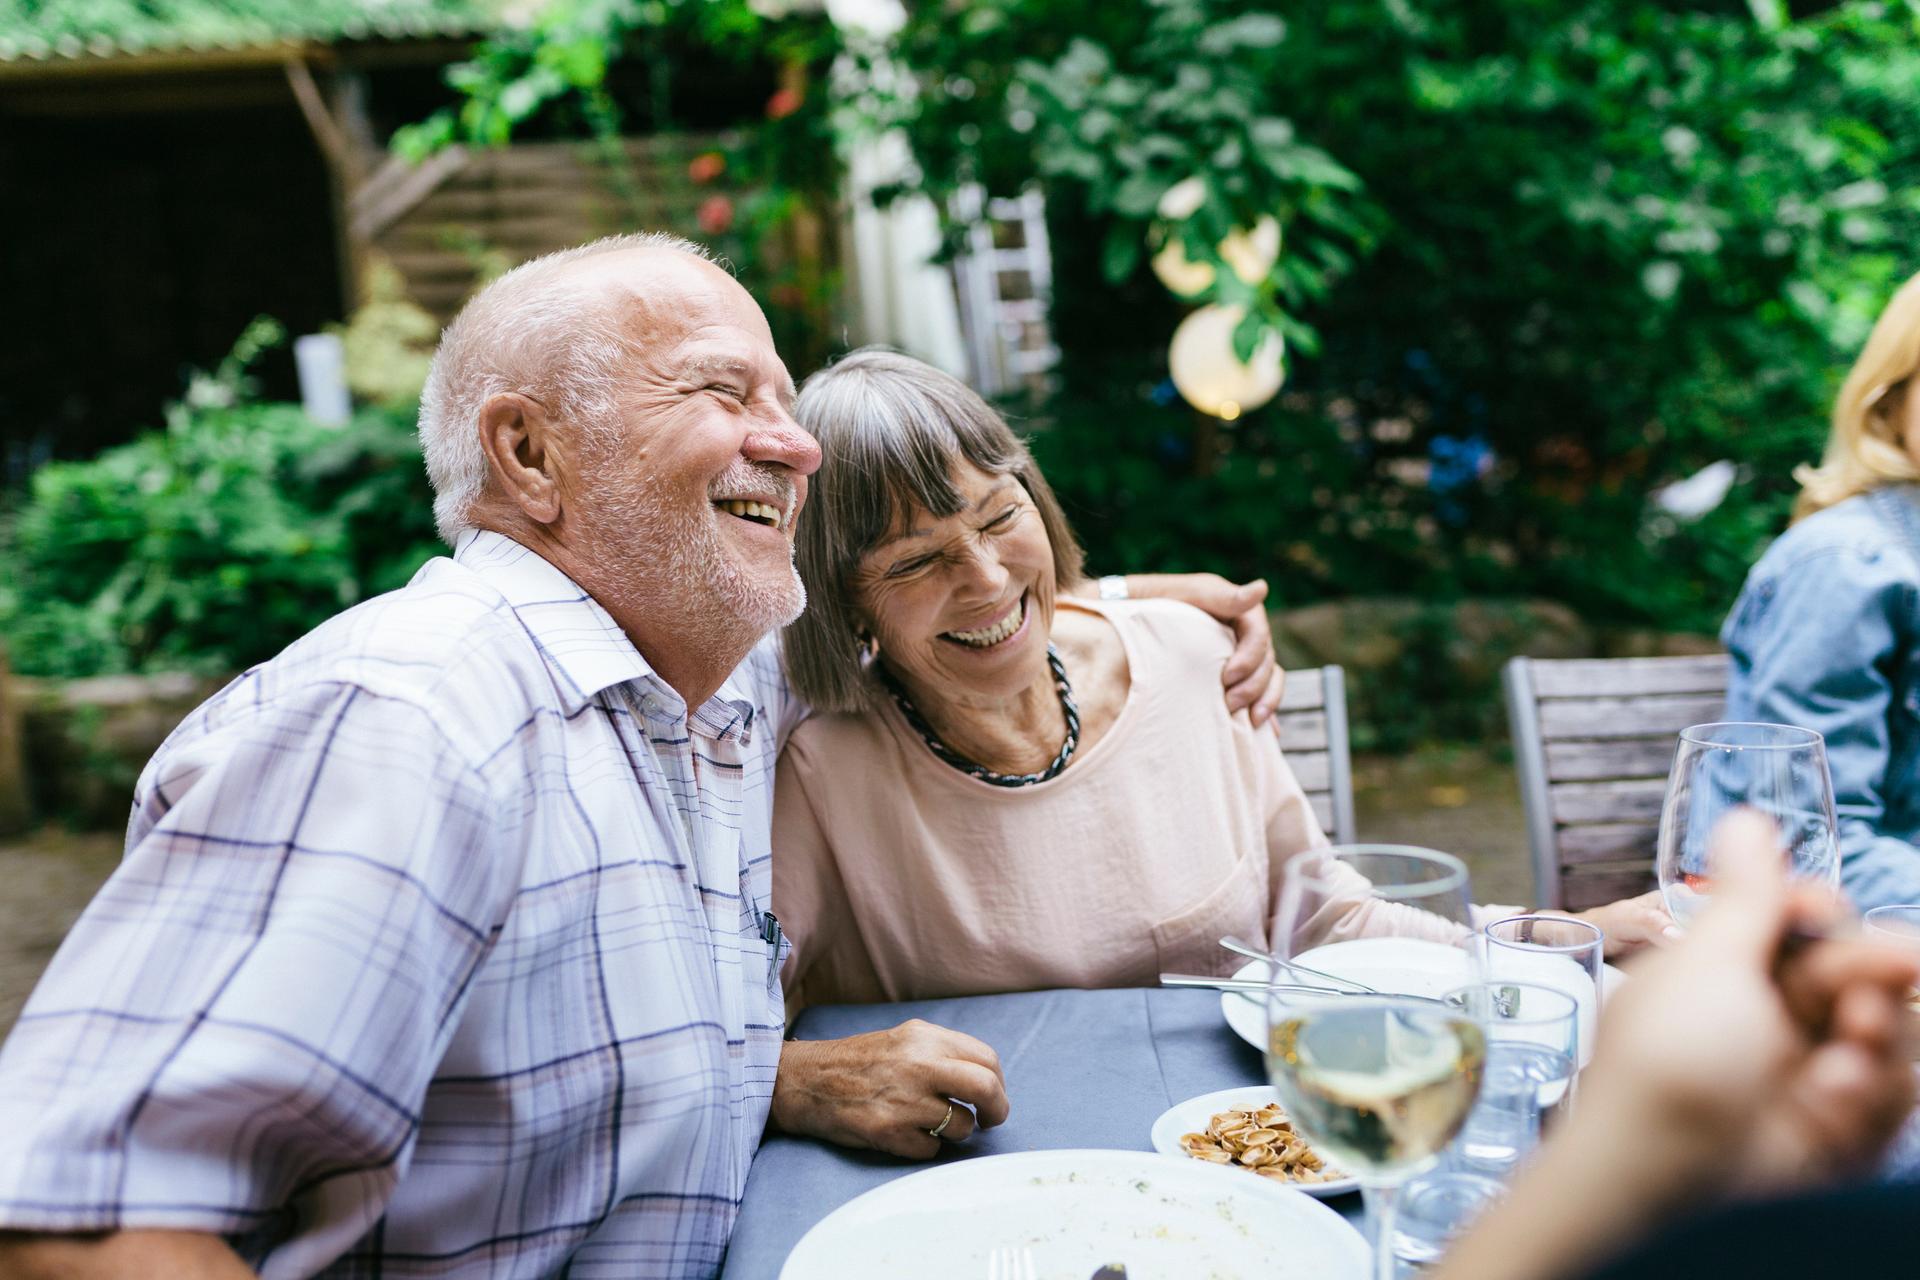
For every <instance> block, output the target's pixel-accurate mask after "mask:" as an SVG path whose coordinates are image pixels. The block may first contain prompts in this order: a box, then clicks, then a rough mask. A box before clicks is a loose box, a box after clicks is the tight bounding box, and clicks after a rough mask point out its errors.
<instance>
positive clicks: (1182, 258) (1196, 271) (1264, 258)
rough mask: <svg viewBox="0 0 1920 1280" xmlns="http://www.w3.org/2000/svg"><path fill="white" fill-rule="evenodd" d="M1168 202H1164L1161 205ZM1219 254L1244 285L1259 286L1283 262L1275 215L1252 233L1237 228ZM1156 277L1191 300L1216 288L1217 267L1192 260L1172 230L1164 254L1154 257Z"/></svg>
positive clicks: (1220, 246) (1265, 218)
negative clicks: (1275, 265) (1214, 281)
mask: <svg viewBox="0 0 1920 1280" xmlns="http://www.w3.org/2000/svg"><path fill="white" fill-rule="evenodd" d="M1165 203H1166V201H1165V200H1164V199H1163V200H1162V201H1161V204H1162V205H1165ZM1215 251H1216V252H1217V253H1219V255H1220V260H1221V261H1222V262H1224V263H1226V264H1227V265H1228V266H1229V267H1231V268H1233V273H1234V274H1235V275H1237V276H1239V277H1240V279H1241V280H1242V281H1243V282H1245V283H1246V284H1248V285H1257V284H1259V283H1260V282H1261V281H1262V280H1265V279H1266V278H1267V273H1268V272H1269V271H1272V270H1273V264H1274V263H1275V262H1278V261H1279V260H1280V223H1279V221H1278V220H1276V219H1275V218H1274V217H1273V216H1272V215H1265V216H1263V217H1261V219H1260V220H1259V221H1258V222H1256V223H1254V224H1253V229H1252V230H1248V229H1246V228H1244V227H1236V228H1235V229H1234V230H1232V231H1231V232H1229V233H1228V234H1227V238H1226V239H1224V240H1222V241H1221V242H1220V243H1219V244H1218V245H1217V246H1215ZM1153 274H1154V275H1156V276H1158V277H1159V278H1160V283H1161V284H1163V285H1165V286H1167V289H1168V291H1169V292H1171V293H1172V294H1173V295H1174V296H1176V297H1180V298H1191V297H1194V296H1196V295H1198V294H1201V293H1204V292H1206V291H1207V290H1208V289H1211V288H1212V287H1213V264H1212V263H1211V262H1195V261H1194V260H1193V259H1191V258H1189V257H1188V256H1187V251H1186V248H1185V247H1184V246H1183V245H1182V244H1181V243H1180V237H1179V235H1178V234H1177V233H1176V232H1174V231H1172V230H1169V231H1168V233H1167V242H1166V244H1164V245H1162V246H1161V248H1160V252H1158V253H1156V254H1154V255H1153Z"/></svg>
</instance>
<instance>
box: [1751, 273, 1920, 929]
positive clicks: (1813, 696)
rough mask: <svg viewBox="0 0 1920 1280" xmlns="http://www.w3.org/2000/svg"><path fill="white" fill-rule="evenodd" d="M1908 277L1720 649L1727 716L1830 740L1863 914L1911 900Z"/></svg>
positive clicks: (1912, 327)
mask: <svg viewBox="0 0 1920 1280" xmlns="http://www.w3.org/2000/svg"><path fill="white" fill-rule="evenodd" d="M1917 375H1920V276H1915V277H1914V278H1912V279H1910V280H1908V281H1907V283H1906V284H1905V285H1903V286H1902V287H1901V289H1900V291H1899V292H1898V293H1896V294H1895V295H1894V298H1893V301H1892V302H1890V303H1889V304H1888V305H1887V309H1886V310H1885V311H1884V312H1883V313H1882V314H1881V316H1880V319H1879V321H1878V322H1877V323H1876V324H1875V325H1874V329H1873V334H1872V336H1871V337H1869V338H1868V340H1867V345H1866V348H1865V350H1863V351H1862V352H1861V354H1860V358H1859V360H1858V361H1856V362H1855V364H1854V366H1853V369H1852V371H1851V372H1850V373H1849V374H1848V375H1847V380H1846V382H1845V383H1844V384H1843V385H1842V386H1841V389H1840V395H1839V398H1838V399H1837V400H1836V402H1835V404H1834V410H1833V432H1832V434H1831V436H1830V437H1829V438H1828V441H1827V449H1826V457H1825V460H1824V461H1823V462H1822V464H1821V465H1820V466H1819V467H1803V468H1801V469H1800V470H1799V471H1798V472H1796V473H1795V478H1797V479H1798V480H1799V481H1800V483H1801V494H1800V498H1799V501H1798V503H1797V504H1796V505H1795V507H1794V520H1795V523H1794V524H1793V526H1792V527H1791V528H1789V529H1788V530H1787V532H1786V533H1785V534H1783V535H1781V537H1780V538H1779V540H1778V541H1776V542H1775V543H1774V544H1773V546H1772V547H1770V548H1769V549H1768V550H1767V553H1766V554H1765V555H1764V556H1762V557H1761V559H1760V562H1759V563H1758V564H1757V565H1755V566H1754V567H1753V570H1752V572H1751V573H1749V574H1748V575H1747V582H1746V586H1745V587H1744V588H1743V589H1742V590H1741V592H1740V598H1739V600H1738V601H1737V602H1735V604H1734V607H1733V612H1732V613H1731V614H1730V615H1729V616H1728V618H1727V623H1726V626H1725V628H1724V629H1723V631H1722V633H1721V639H1722V641H1723V642H1724V643H1725V644H1726V646H1727V650H1728V652H1729V653H1730V654H1731V655H1732V658H1733V665H1732V673H1731V681H1730V683H1729V685H1728V689H1727V713H1726V714H1727V719H1729V720H1761V721H1772V722H1774V723H1779V724H1791V725H1798V726H1800V727H1802V728H1806V729H1813V730H1816V731H1818V732H1819V733H1821V734H1822V735H1824V736H1825V738H1826V740H1827V761H1828V764H1829V766H1830V767H1831V768H1832V770H1833V791H1834V803H1835V809H1836V813H1837V815H1838V817H1839V820H1840V884H1841V887H1842V888H1844V889H1845V890H1846V892H1847V895H1848V896H1849V897H1850V898H1852V899H1853V901H1854V904H1855V905H1856V906H1858V907H1859V908H1860V909H1861V910H1863V911H1864V910H1866V909H1867V908H1869V907H1876V906H1884V905H1886V904H1889V903H1920V385H1916V384H1920V376H1917Z"/></svg>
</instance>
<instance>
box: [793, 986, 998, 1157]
mask: <svg viewBox="0 0 1920 1280" xmlns="http://www.w3.org/2000/svg"><path fill="white" fill-rule="evenodd" d="M949 1106H951V1107H952V1109H953V1118H952V1119H951V1120H949V1121H948V1122H947V1127H946V1130H945V1132H943V1133H942V1134H941V1136H940V1137H939V1138H935V1137H932V1136H930V1134H929V1133H928V1130H930V1129H934V1128H937V1127H938V1126H939V1124H940V1121H941V1120H942V1118H944V1117H945V1116H946V1114H947V1109H948V1107H949ZM968 1108H972V1110H969V1109H968ZM1007 1112H1008V1106H1007V1082H1006V1080H1005V1078H1004V1077H1003V1076H1002V1075H1001V1074H1000V1058H999V1056H998V1055H997V1054H995V1053H994V1051H993V1050H992V1049H991V1048H990V1047H988V1046H987V1045H986V1044H984V1043H982V1042H981V1041H979V1040H976V1039H974V1038H973V1037H972V1036H970V1035H964V1034H962V1033H961V1032H958V1031H951V1030H948V1029H947V1028H946V1027H936V1026H934V1025H933V1024H932V1023H930V1022H922V1021H921V1020H920V1019H918V1018H915V1019H912V1020H911V1021H908V1022H903V1023H901V1024H900V1025H899V1026H897V1027H894V1028H892V1029H891V1030H888V1031H871V1032H868V1033H867V1034H866V1035H859V1036H849V1037H848V1038H847V1039H845V1040H789V1041H788V1042H787V1043H786V1044H785V1045H783V1046H781V1050H780V1070H779V1074H777V1075H776V1076H775V1077H774V1083H773V1123H774V1124H775V1125H777V1126H779V1127H780V1128H781V1129H784V1130H785V1131H786V1132H788V1133H798V1134H807V1135H811V1136H813V1137H816V1138H825V1139H826V1140H827V1141H829V1142H834V1143H838V1144H839V1145H841V1146H843V1147H871V1148H873V1149H874V1150H876V1151H885V1152H888V1153H890V1154H892V1155H896V1156H904V1157H906V1158H907V1159H911V1160H925V1159H928V1158H929V1157H931V1156H933V1155H936V1154H938V1152H939V1150H940V1143H941V1141H942V1140H946V1141H949V1142H964V1141H966V1140H967V1139H968V1138H969V1137H971V1136H972V1135H973V1131H974V1129H975V1128H976V1127H978V1128H982V1129H991V1128H992V1127H993V1126H995V1125H997V1124H1003V1123H1005V1122H1006V1119H1007ZM976 1117H977V1120H976Z"/></svg>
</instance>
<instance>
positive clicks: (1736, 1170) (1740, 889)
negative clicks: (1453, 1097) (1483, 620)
mask: <svg viewBox="0 0 1920 1280" xmlns="http://www.w3.org/2000/svg"><path fill="white" fill-rule="evenodd" d="M1713 866H1714V879H1715V886H1714V895H1713V897H1714V903H1713V907H1712V909H1711V910H1709V911H1707V912H1706V913H1704V914H1703V915H1702V916H1701V917H1700V919H1699V920H1697V921H1696V922H1694V924H1693V926H1692V928H1691V929H1690V930H1689V931H1688V936H1687V940H1686V943H1685V945H1684V946H1681V947H1677V948H1674V949H1672V950H1669V951H1666V952H1664V953H1663V954H1661V955H1660V956H1658V957H1657V958H1651V959H1649V960H1648V961H1647V962H1646V963H1644V964H1643V965H1642V966H1641V967H1640V969H1639V970H1638V971H1637V972H1636V974H1635V976H1634V979H1633V981H1632V982H1629V983H1628V984H1627V985H1626V986H1625V987H1624V988H1623V989H1622V990H1621V992H1620V994H1619V995H1618V996H1617V997H1615V999H1614V1000H1613V1001H1612V1002H1611V1003H1610V1004H1609V1006H1608V1013H1607V1020H1606V1021H1605V1022H1603V1023H1602V1026H1601V1034H1600V1042H1599V1047H1598V1051H1597V1053H1596V1055H1595V1058H1594V1071H1593V1085H1592V1087H1591V1088H1589V1089H1587V1090H1586V1093H1585V1096H1583V1097H1582V1098H1581V1106H1582V1107H1583V1108H1589V1107H1592V1108H1597V1109H1607V1108H1610V1107H1617V1108H1618V1109H1619V1110H1620V1111H1621V1113H1622V1117H1623V1122H1625V1120H1624V1117H1625V1116H1626V1114H1627V1113H1628V1112H1629V1111H1633V1112H1636V1113H1637V1116H1638V1119H1639V1120H1641V1121H1643V1122H1644V1123H1643V1124H1641V1125H1639V1126H1637V1127H1640V1128H1641V1129H1642V1131H1643V1132H1648V1134H1649V1139H1650V1141H1649V1149H1648V1152H1647V1154H1648V1156H1649V1157H1652V1156H1653V1155H1654V1153H1656V1152H1657V1153H1659V1154H1660V1156H1662V1157H1664V1158H1665V1159H1666V1160H1668V1161H1669V1162H1671V1163H1672V1164H1673V1165H1674V1166H1675V1168H1676V1170H1680V1169H1685V1168H1686V1166H1688V1165H1692V1164H1698V1165H1699V1166H1700V1168H1698V1169H1686V1172H1685V1178H1684V1180H1685V1181H1686V1182H1688V1183H1689V1184H1690V1185H1693V1186H1694V1187H1695V1189H1696V1191H1697V1192H1705V1191H1709V1190H1710V1189H1711V1187H1712V1185H1713V1184H1714V1183H1715V1182H1718V1183H1720V1184H1722V1185H1726V1186H1729V1187H1733V1188H1737V1189H1740V1190H1765V1191H1784V1190H1789V1189H1792V1188H1794V1187H1797V1186H1801V1185H1805V1184H1809V1183H1817V1182H1820V1181H1822V1180H1824V1179H1827V1178H1830V1177H1832V1176H1835V1175H1837V1174H1840V1173H1844V1172H1850V1171H1853V1170H1857V1169H1859V1168H1862V1167H1864V1166H1866V1165H1868V1164H1870V1163H1871V1162H1872V1160H1873V1159H1874V1158H1876V1157H1877V1156H1878V1155H1879V1153H1880V1151H1881V1150H1882V1149H1883V1148H1884V1147H1885V1145H1886V1143H1887V1142H1888V1141H1890V1140H1891V1139H1892V1137H1893V1135H1894V1133H1895V1132H1896V1131H1897V1130H1898V1128H1899V1126H1900V1122H1901V1120H1902V1118H1903V1117H1904V1116H1905V1115H1906V1112H1907V1110H1908V1109H1909V1108H1910V1107H1911V1104H1912V1102H1913V1096H1914V1080H1913V1071H1912V1067H1911V1064H1910V1062H1909V1061H1908V1043H1909V1037H1910V1033H1911V1025H1910V1023H1911V1019H1910V1016H1909V1014H1908V1011H1907V1006H1906V1000H1907V993H1908V990H1909V989H1910V987H1911V985H1912V984H1913V983H1914V981H1915V980H1916V978H1917V977H1920V956H1916V955H1914V954H1911V953H1903V952H1902V951H1899V950H1896V949H1894V948H1891V947H1886V946H1880V945H1876V944H1873V943H1869V942H1866V941H1864V940H1859V939H1849V938H1839V939H1832V940H1827V941H1820V942H1814V943H1810V944H1806V945H1802V946H1798V947H1785V946H1783V943H1784V941H1785V939H1786V938H1787V936H1788V934H1789V931H1790V930H1795V929H1797V930H1799V931H1801V932H1804V933H1812V934H1824V933H1829V932H1832V931H1833V930H1835V929H1837V928H1838V927H1840V924H1841V921H1842V919H1843V918H1844V914H1845V913H1844V909H1843V908H1842V906H1841V905H1840V903H1839V902H1837V901H1836V900H1835V899H1834V898H1833V897H1832V895H1830V894H1826V893H1823V892H1820V891H1818V890H1813V889H1809V888H1803V887H1796V886H1793V885H1791V884H1789V882H1788V881H1787V879H1786V875H1785V871H1784V870H1783V868H1782V866H1781V860H1780V855H1779V851H1778V838H1777V836H1776V834H1775V833H1774V831H1773V830H1772V828H1771V824H1769V823H1768V822H1766V820H1765V819H1762V818H1760V817H1758V816H1757V815H1753V814H1736V815H1734V816H1733V817H1731V818H1729V819H1728V820H1727V821H1725V822H1724V823H1722V824H1721V827H1720V829H1719V830H1718V831H1717V832H1716V833H1715V840H1714V851H1713Z"/></svg>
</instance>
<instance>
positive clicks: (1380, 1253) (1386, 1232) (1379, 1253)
mask: <svg viewBox="0 0 1920 1280" xmlns="http://www.w3.org/2000/svg"><path fill="white" fill-rule="evenodd" d="M1360 1199H1361V1200H1362V1201H1363V1202H1364V1203H1365V1204H1366V1206H1367V1221H1368V1222H1370V1223H1372V1224H1373V1280H1394V1276H1395V1274H1396V1273H1397V1272H1398V1270H1399V1267H1398V1259H1397V1258H1395V1256H1394V1250H1393V1215H1394V1210H1395V1209H1397V1208H1398V1207H1399V1204H1400V1184H1399V1183H1398V1182H1369V1181H1362V1182H1361V1183H1360Z"/></svg>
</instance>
